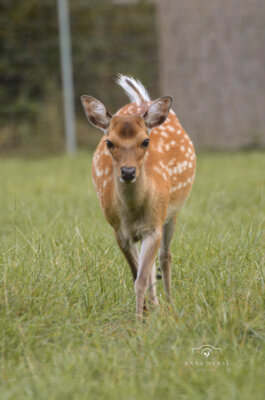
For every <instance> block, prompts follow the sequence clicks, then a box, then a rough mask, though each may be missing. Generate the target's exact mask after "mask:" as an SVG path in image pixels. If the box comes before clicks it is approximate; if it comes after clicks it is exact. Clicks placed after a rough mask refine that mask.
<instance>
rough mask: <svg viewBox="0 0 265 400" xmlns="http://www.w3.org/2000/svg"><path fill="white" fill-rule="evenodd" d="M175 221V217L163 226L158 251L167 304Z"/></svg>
mask: <svg viewBox="0 0 265 400" xmlns="http://www.w3.org/2000/svg"><path fill="white" fill-rule="evenodd" d="M176 220H177V216H176V215H175V216H174V217H173V218H172V219H170V220H169V221H168V222H166V223H165V224H164V226H163V231H162V241H161V246H160V250H159V264H160V268H161V271H162V279H163V286H164V290H165V293H166V298H167V300H168V301H169V302H170V301H171V271H170V267H171V251H170V242H171V240H172V237H173V234H174V231H175V227H176Z"/></svg>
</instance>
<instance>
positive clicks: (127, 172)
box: [121, 167, 136, 181]
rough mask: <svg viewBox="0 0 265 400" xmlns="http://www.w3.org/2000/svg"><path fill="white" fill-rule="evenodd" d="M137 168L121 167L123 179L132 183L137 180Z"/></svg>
mask: <svg viewBox="0 0 265 400" xmlns="http://www.w3.org/2000/svg"><path fill="white" fill-rule="evenodd" d="M135 172H136V168H135V167H121V177H122V179H124V180H125V181H132V180H133V179H134V178H135Z"/></svg>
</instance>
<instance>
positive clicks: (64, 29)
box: [57, 0, 76, 154]
mask: <svg viewBox="0 0 265 400" xmlns="http://www.w3.org/2000/svg"><path fill="white" fill-rule="evenodd" d="M57 6H58V19H59V32H60V54H61V71H62V78H63V97H64V121H65V132H66V149H67V152H68V153H69V154H74V153H75V151H76V134H75V108H74V89H73V71H72V54H71V38H70V23H69V10H68V0H57Z"/></svg>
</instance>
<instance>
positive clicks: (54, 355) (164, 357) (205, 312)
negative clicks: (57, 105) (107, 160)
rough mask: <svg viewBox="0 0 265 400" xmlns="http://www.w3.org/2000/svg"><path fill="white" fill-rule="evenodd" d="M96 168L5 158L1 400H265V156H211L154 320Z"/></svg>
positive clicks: (182, 220) (202, 167)
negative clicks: (145, 310) (139, 293)
mask: <svg viewBox="0 0 265 400" xmlns="http://www.w3.org/2000/svg"><path fill="white" fill-rule="evenodd" d="M90 166H91V155H90V154H89V153H79V154H78V156H76V157H74V158H72V159H70V158H68V157H66V156H61V157H53V158H47V159H42V160H23V159H12V158H8V159H1V160H0V179H1V180H0V182H1V193H0V246H1V247H0V318H1V320H0V399H1V400H7V399H8V400H9V399H10V400H13V399H14V400H24V399H36V400H48V399H49V400H55V399H56V400H68V399H69V400H83V399H89V400H90V399H115V400H116V399H126V400H127V399H128V400H131V399H137V400H138V399H147V398H152V399H195V400H198V399H199V400H200V399H229V400H231V399H240V400H241V399H248V400H249V399H255V400H256V399H264V398H265V296H264V294H265V291H264V275H265V268H264V260H265V255H264V244H265V234H264V214H265V213H264V209H265V187H264V175H265V154H264V153H262V152H249V153H235V154H222V153H217V154H216V153H215V154H201V155H200V156H199V157H198V168H197V175H196V179H195V185H194V189H193V192H192V194H191V197H190V199H189V201H188V203H187V204H186V206H185V208H184V209H183V210H182V212H181V213H180V215H179V220H178V226H177V230H176V233H175V236H174V239H173V244H172V250H173V260H172V261H173V262H172V284H173V290H172V292H173V303H172V306H168V305H167V303H166V302H165V301H164V294H163V289H162V284H161V281H158V283H157V287H158V293H159V299H160V302H161V306H160V307H159V308H158V309H157V310H155V311H153V312H152V313H149V314H148V315H147V316H146V319H145V323H137V322H136V321H135V317H134V312H135V296H134V290H133V284H132V279H131V275H130V271H129V268H128V266H127V265H126V263H125V261H124V259H123V257H122V255H121V254H120V252H119V250H118V247H117V245H116V243H115V240H114V236H113V233H112V229H111V228H110V227H109V226H108V225H107V223H106V221H105V219H104V217H103V215H102V213H101V210H100V208H99V205H98V201H97V199H96V195H95V192H94V189H93V187H92V183H91V177H90ZM206 344H207V345H208V344H209V345H212V346H214V347H216V348H220V349H221V350H214V352H213V354H212V355H211V357H212V358H211V357H210V358H209V360H210V361H209V360H208V358H206V357H203V356H202V355H200V354H199V353H198V351H196V350H195V351H194V352H192V349H193V348H199V347H200V346H201V345H206Z"/></svg>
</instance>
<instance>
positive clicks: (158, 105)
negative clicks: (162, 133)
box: [143, 96, 172, 129]
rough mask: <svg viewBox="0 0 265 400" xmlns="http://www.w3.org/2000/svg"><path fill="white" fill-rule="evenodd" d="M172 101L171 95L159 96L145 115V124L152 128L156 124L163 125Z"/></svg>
mask: <svg viewBox="0 0 265 400" xmlns="http://www.w3.org/2000/svg"><path fill="white" fill-rule="evenodd" d="M171 103H172V97H170V96H164V97H159V99H156V100H154V101H153V103H152V104H151V105H150V107H149V108H148V110H147V111H146V113H145V114H144V116H143V118H144V120H145V124H146V126H147V127H148V128H149V129H152V128H154V127H155V126H158V125H161V124H163V122H165V120H166V119H167V116H168V113H169V110H170V107H171Z"/></svg>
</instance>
